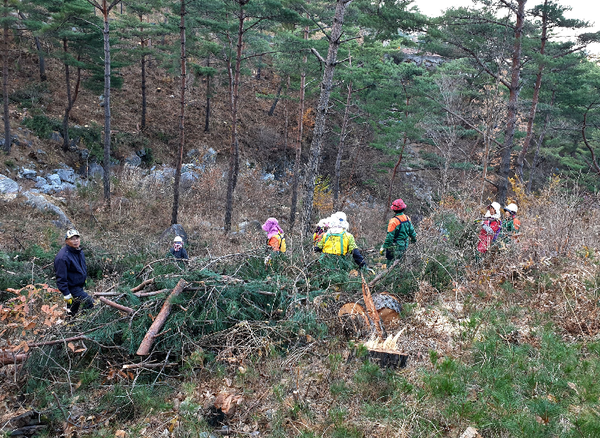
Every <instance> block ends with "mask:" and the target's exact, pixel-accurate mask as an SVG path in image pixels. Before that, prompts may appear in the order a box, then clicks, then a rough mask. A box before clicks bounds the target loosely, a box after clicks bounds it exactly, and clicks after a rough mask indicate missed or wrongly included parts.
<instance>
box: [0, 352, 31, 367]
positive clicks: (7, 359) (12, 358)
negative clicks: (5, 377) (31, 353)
mask: <svg viewBox="0 0 600 438" xmlns="http://www.w3.org/2000/svg"><path fill="white" fill-rule="evenodd" d="M27 356H28V355H27V354H24V353H21V354H15V353H13V352H12V351H0V367H3V366H4V365H13V364H18V363H21V362H24V361H25V359H27Z"/></svg>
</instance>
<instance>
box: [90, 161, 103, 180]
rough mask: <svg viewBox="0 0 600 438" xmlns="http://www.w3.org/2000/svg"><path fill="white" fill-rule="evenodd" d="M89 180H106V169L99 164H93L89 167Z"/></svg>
mask: <svg viewBox="0 0 600 438" xmlns="http://www.w3.org/2000/svg"><path fill="white" fill-rule="evenodd" d="M88 177H89V178H104V169H103V168H102V166H101V165H99V164H98V163H91V164H90V165H89V167H88Z"/></svg>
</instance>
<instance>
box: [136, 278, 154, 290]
mask: <svg viewBox="0 0 600 438" xmlns="http://www.w3.org/2000/svg"><path fill="white" fill-rule="evenodd" d="M152 283H154V278H149V279H148V280H144V281H142V282H141V283H140V284H138V285H137V286H136V287H134V288H133V289H131V292H139V291H141V290H142V289H143V288H145V287H146V286H148V285H149V284H152Z"/></svg>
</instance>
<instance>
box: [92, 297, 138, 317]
mask: <svg viewBox="0 0 600 438" xmlns="http://www.w3.org/2000/svg"><path fill="white" fill-rule="evenodd" d="M98 299H99V300H100V302H102V303H104V304H106V305H107V306H110V307H114V308H115V309H118V310H120V311H122V312H127V313H129V314H130V315H131V314H132V313H133V309H132V308H131V307H127V306H122V305H121V304H117V303H115V302H114V301H111V300H109V299H106V298H104V297H100V298H98Z"/></svg>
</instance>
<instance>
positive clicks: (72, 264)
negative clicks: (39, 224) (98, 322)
mask: <svg viewBox="0 0 600 438" xmlns="http://www.w3.org/2000/svg"><path fill="white" fill-rule="evenodd" d="M80 243H81V239H80V236H79V232H78V231H77V230H74V229H71V230H68V231H67V234H66V235H65V246H64V247H62V249H61V250H60V251H59V252H58V254H57V255H56V257H55V258H54V273H55V274H56V286H57V287H58V290H60V291H61V292H62V294H63V298H64V300H65V302H66V303H67V314H68V315H70V316H75V314H76V313H77V311H78V310H79V307H80V306H81V305H82V304H83V309H84V310H85V309H91V308H92V307H94V300H93V299H92V297H90V296H89V295H88V294H87V293H85V291H84V290H83V286H84V285H85V280H86V278H87V267H86V265H85V256H84V255H83V251H82V250H81V248H80V246H79V245H80Z"/></svg>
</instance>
